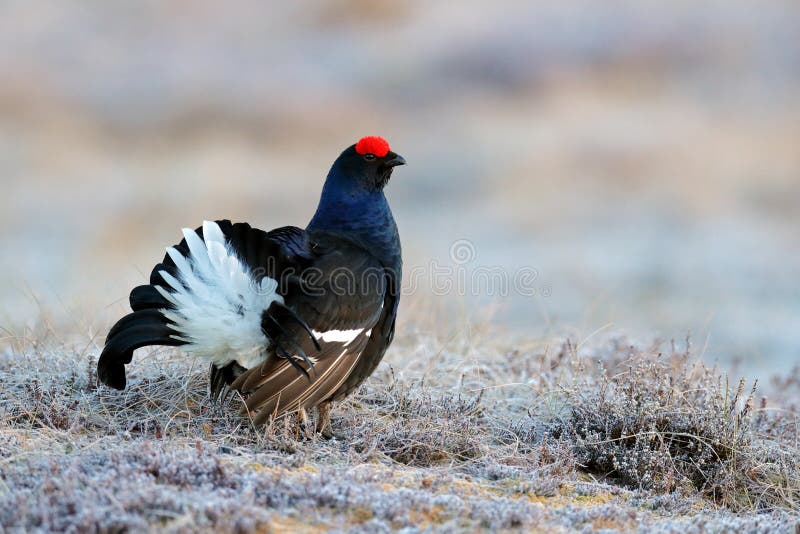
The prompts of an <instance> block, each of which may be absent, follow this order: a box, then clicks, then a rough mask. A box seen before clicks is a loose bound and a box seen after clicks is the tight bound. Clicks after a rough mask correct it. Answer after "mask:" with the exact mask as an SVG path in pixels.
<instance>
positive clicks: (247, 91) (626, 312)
mask: <svg viewBox="0 0 800 534" xmlns="http://www.w3.org/2000/svg"><path fill="white" fill-rule="evenodd" d="M287 4H288V3H287ZM364 134H380V135H383V136H385V137H387V138H388V139H389V140H390V142H391V143H392V146H393V148H394V149H395V150H396V151H397V152H399V153H401V154H403V155H404V156H405V157H406V159H407V160H408V161H409V165H408V166H407V167H404V168H401V169H398V171H397V172H396V173H395V177H394V178H393V180H392V183H391V184H390V186H389V190H388V195H389V197H390V201H391V203H392V206H393V208H394V211H395V215H396V218H397V220H398V223H399V225H400V228H401V233H402V237H403V243H404V250H405V262H406V268H407V271H409V270H411V269H412V268H413V267H414V266H424V265H427V264H429V262H431V261H438V262H439V263H440V264H448V263H452V262H451V261H450V258H449V255H450V253H449V249H450V245H451V243H453V242H454V241H456V240H458V239H468V240H469V241H470V242H471V243H472V244H473V245H474V247H475V251H476V253H477V257H476V259H475V261H473V262H471V263H470V264H468V265H467V266H466V267H468V268H473V267H478V266H499V267H502V268H503V269H505V270H506V271H508V272H509V273H513V272H514V271H515V270H516V269H518V268H520V267H526V266H527V267H532V268H535V269H537V271H538V273H539V278H538V279H537V281H536V284H537V287H538V289H539V295H538V296H536V297H526V296H521V295H517V296H509V297H505V298H501V297H491V296H487V295H483V296H481V297H479V298H477V299H475V298H472V297H463V298H462V297H460V296H458V295H451V296H450V297H441V299H443V300H447V301H448V302H455V306H454V307H452V308H451V309H453V310H456V311H453V312H452V317H453V319H452V320H453V321H460V320H472V321H480V320H482V319H483V317H484V316H487V318H488V316H491V318H492V321H495V323H496V324H497V325H498V330H497V331H498V335H519V334H524V335H526V336H552V335H556V334H559V333H563V332H569V333H571V334H572V335H575V336H577V338H578V339H585V337H587V336H590V335H591V334H592V333H593V332H595V331H597V330H598V329H600V330H602V331H604V332H606V331H609V330H612V329H613V330H622V331H624V332H628V333H629V334H631V335H633V336H636V337H638V338H644V339H647V338H649V337H653V336H661V337H663V338H665V339H669V338H672V337H675V338H678V339H682V338H684V337H685V336H686V334H687V332H691V333H692V337H693V339H694V340H695V344H696V346H700V347H705V349H703V350H704V356H705V357H706V358H707V359H708V360H710V361H714V360H717V359H718V360H721V361H722V362H723V363H724V364H730V363H733V362H735V361H737V360H741V364H742V365H743V366H744V367H746V368H747V369H749V370H750V371H752V372H755V373H757V374H759V375H761V376H768V375H770V374H772V373H777V372H781V371H782V372H784V373H785V372H786V371H787V370H788V369H790V368H791V367H792V366H794V365H796V364H798V363H800V239H798V229H799V227H800V3H798V2H797V1H796V0H775V1H763V2H754V1H752V0H728V1H724V2H722V1H719V2H696V1H688V0H678V1H663V2H653V1H637V2H633V1H630V2H620V1H608V2H586V1H581V2H544V1H541V2H532V1H519V2H516V1H511V0H505V1H495V2H491V3H487V2H483V1H481V2H478V1H464V2H458V3H451V2H441V3H438V2H430V1H428V2H423V1H414V2H402V3H401V2H389V1H375V0H373V1H356V0H350V1H347V0H342V1H327V2H322V1H320V2H296V3H292V5H291V6H287V5H284V3H280V4H279V3H271V4H270V5H267V3H265V2H256V1H252V2H237V3H229V2H224V3H223V2H214V1H182V2H159V1H150V2H135V3H132V2H122V1H100V0H94V1H89V0H87V1H84V2H76V3H67V2H63V3H62V2H50V3H44V2H29V1H25V0H4V1H3V2H2V3H0V183H1V184H2V189H1V191H2V195H1V196H0V276H1V277H2V280H3V283H2V285H0V325H1V326H3V328H4V329H5V330H6V331H7V334H8V335H18V334H19V332H24V331H25V329H26V328H30V327H32V326H33V325H35V324H36V323H38V322H40V321H41V320H42V319H43V318H45V317H46V318H47V320H48V321H50V322H52V323H53V324H56V325H58V328H61V329H64V330H73V331H79V332H88V333H97V332H101V333H102V332H103V331H104V329H105V328H107V327H108V325H109V324H110V321H112V320H113V319H115V318H116V317H118V316H119V315H120V314H121V313H123V311H124V304H125V298H126V297H127V292H128V290H129V289H130V287H131V286H132V285H134V284H138V283H141V282H142V281H144V280H145V279H146V275H147V273H149V270H150V268H151V267H152V265H153V263H155V261H157V260H159V259H160V258H161V256H162V255H163V247H165V246H167V245H170V244H172V243H173V242H175V241H177V240H178V238H179V237H180V234H179V229H180V228H181V227H183V226H196V225H198V224H199V223H200V222H201V221H202V220H203V219H208V218H223V217H224V218H232V219H234V220H244V221H249V222H251V223H252V224H254V225H256V226H259V227H262V228H272V227H276V226H281V225H285V224H295V225H299V226H303V225H305V223H306V222H307V220H308V219H309V217H310V216H311V214H312V212H313V210H314V208H315V206H316V202H317V198H318V194H319V189H320V186H321V183H322V180H323V178H324V175H325V173H326V172H327V169H328V166H329V165H330V163H331V162H332V160H333V159H334V158H335V157H336V155H338V153H339V151H340V150H341V149H342V148H344V147H345V146H347V145H348V144H350V143H353V142H355V141H356V140H357V139H358V138H359V137H360V136H362V135H364ZM542 293H547V294H548V295H549V296H543V295H542ZM439 298H440V297H434V296H431V295H429V291H426V290H425V289H424V288H420V289H419V290H418V291H417V292H416V294H415V295H413V296H411V297H409V298H406V299H405V303H404V310H405V312H406V314H407V315H406V317H408V314H410V313H411V310H418V309H421V307H422V306H421V305H419V304H415V302H419V301H427V302H430V301H435V300H436V299H439ZM404 310H401V314H403V313H404Z"/></svg>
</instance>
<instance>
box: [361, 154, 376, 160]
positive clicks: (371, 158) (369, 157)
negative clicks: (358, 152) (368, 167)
mask: <svg viewBox="0 0 800 534" xmlns="http://www.w3.org/2000/svg"><path fill="white" fill-rule="evenodd" d="M364 159H365V160H367V161H372V160H373V159H375V154H364Z"/></svg>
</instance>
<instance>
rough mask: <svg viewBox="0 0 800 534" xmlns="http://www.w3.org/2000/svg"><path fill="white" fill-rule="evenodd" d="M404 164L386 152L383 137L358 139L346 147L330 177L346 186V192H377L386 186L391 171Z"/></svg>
mask: <svg viewBox="0 0 800 534" xmlns="http://www.w3.org/2000/svg"><path fill="white" fill-rule="evenodd" d="M405 163H406V160H405V159H403V157H402V156H400V155H398V154H396V153H394V152H392V151H391V149H390V148H389V143H388V142H387V141H386V139H384V138H383V137H378V136H373V135H370V136H367V137H362V138H361V139H360V140H359V141H358V143H356V144H354V145H351V146H349V147H347V148H346V149H345V150H344V152H342V153H341V155H339V157H338V158H337V159H336V161H335V162H334V163H333V167H331V174H332V175H335V176H336V177H337V178H339V179H340V180H344V181H345V182H346V183H344V184H342V185H345V186H346V187H348V188H353V189H365V190H367V191H380V190H382V189H383V188H384V187H385V186H386V184H387V183H388V182H389V178H391V176H392V170H393V169H394V168H395V167H397V166H398V165H405Z"/></svg>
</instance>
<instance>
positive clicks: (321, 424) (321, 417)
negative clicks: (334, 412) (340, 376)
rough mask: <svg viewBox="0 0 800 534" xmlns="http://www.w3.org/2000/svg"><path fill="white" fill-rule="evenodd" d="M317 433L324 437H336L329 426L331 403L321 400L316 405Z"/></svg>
mask: <svg viewBox="0 0 800 534" xmlns="http://www.w3.org/2000/svg"><path fill="white" fill-rule="evenodd" d="M317 434H319V435H320V436H322V437H323V438H325V439H333V438H336V437H337V436H336V434H334V433H333V428H331V403H329V402H323V403H322V404H320V405H319V406H317Z"/></svg>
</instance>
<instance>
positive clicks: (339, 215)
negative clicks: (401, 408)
mask: <svg viewBox="0 0 800 534" xmlns="http://www.w3.org/2000/svg"><path fill="white" fill-rule="evenodd" d="M403 163H404V160H403V159H402V158H401V157H400V156H397V155H396V154H395V153H393V152H391V151H390V150H389V147H388V144H386V143H385V141H383V140H382V139H380V138H364V139H362V140H361V141H359V143H358V144H356V145H353V146H351V147H349V148H348V149H346V150H345V151H344V152H343V153H342V154H341V155H340V156H339V158H338V159H337V160H336V162H335V163H334V165H333V167H332V168H331V171H330V172H329V174H328V177H327V180H326V182H325V186H324V188H323V193H322V196H321V199H320V203H319V206H318V208H317V212H316V214H315V216H314V218H313V219H312V221H311V223H310V224H309V225H308V227H307V228H306V229H305V230H303V229H300V228H296V227H288V226H287V227H282V228H278V229H275V230H272V231H270V232H265V231H263V230H259V229H256V228H252V227H251V226H250V225H248V224H246V223H235V224H234V223H231V222H230V221H228V220H221V221H216V222H214V223H208V222H207V223H204V225H203V226H202V227H200V228H197V229H196V230H194V231H190V230H187V231H184V239H182V240H181V242H180V243H178V244H177V245H175V246H174V247H171V249H168V252H167V255H165V257H164V259H163V260H162V261H161V263H159V264H157V265H156V266H155V267H154V269H153V271H152V274H151V276H150V283H149V284H147V285H143V286H139V287H136V288H134V289H133V291H132V292H131V295H130V306H131V309H132V310H133V311H132V313H130V314H128V315H126V316H125V317H123V318H122V319H120V321H119V322H117V324H115V325H114V327H113V328H112V329H111V331H110V332H109V334H108V337H107V340H106V345H105V348H104V349H103V352H102V354H101V356H100V359H99V361H98V376H99V378H100V380H101V381H102V382H103V383H105V384H107V385H109V386H111V387H114V388H117V389H123V388H124V387H125V385H126V378H125V365H126V364H129V363H131V360H132V355H133V351H134V350H136V349H137V348H139V347H143V346H146V345H170V346H181V347H183V348H184V350H186V351H187V352H188V353H189V354H191V355H194V356H197V357H201V358H204V359H207V360H210V361H211V362H212V363H211V372H210V391H211V395H212V396H213V397H215V398H218V397H220V396H221V395H222V394H223V393H224V392H225V391H226V390H227V389H228V388H232V389H233V390H236V391H238V392H240V393H241V394H242V395H243V396H244V397H245V399H246V400H245V406H244V408H243V410H244V411H245V413H249V414H250V415H251V417H252V418H253V420H254V422H256V423H257V424H258V423H263V422H265V421H266V420H268V419H269V418H270V417H272V416H276V415H280V414H282V413H286V412H294V411H303V412H304V411H305V410H306V409H309V408H313V407H315V406H319V407H320V412H321V415H322V417H321V421H320V422H319V425H318V430H324V429H325V427H326V426H327V413H328V411H327V406H328V403H329V402H331V401H333V400H338V399H341V398H343V397H344V396H346V395H347V394H349V393H350V392H352V391H353V390H354V389H355V388H357V387H358V385H360V384H361V383H362V382H363V381H364V380H365V379H366V378H367V377H368V376H369V375H370V374H371V373H372V372H373V371H374V369H375V368H376V366H377V365H378V363H379V362H380V360H381V358H382V357H383V355H384V353H385V351H386V349H387V347H388V346H389V344H390V343H391V342H392V338H393V335H394V325H395V318H396V315H397V309H398V303H399V293H400V291H399V286H400V277H401V268H402V263H401V252H400V241H399V236H398V232H397V227H396V225H395V223H394V219H393V217H392V213H391V210H390V209H389V206H388V203H387V201H386V198H385V196H384V193H383V187H384V186H385V185H386V183H387V182H388V180H389V176H390V175H391V171H392V169H393V167H395V166H396V165H400V164H403Z"/></svg>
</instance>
